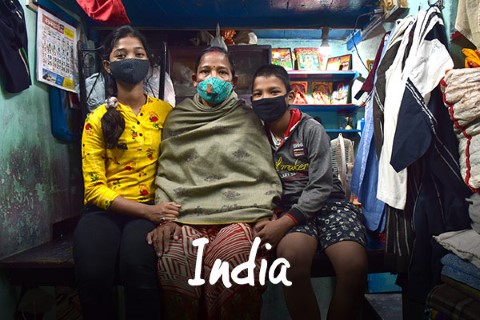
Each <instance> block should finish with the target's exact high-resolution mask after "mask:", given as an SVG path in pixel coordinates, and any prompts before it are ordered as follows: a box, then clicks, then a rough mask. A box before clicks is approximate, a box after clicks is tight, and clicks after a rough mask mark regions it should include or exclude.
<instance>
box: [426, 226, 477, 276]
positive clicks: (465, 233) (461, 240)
mask: <svg viewBox="0 0 480 320" xmlns="http://www.w3.org/2000/svg"><path fill="white" fill-rule="evenodd" d="M433 238H434V239H435V240H436V241H437V242H438V243H439V244H440V245H441V246H442V247H444V248H445V249H447V250H448V251H451V252H453V253H455V254H456V255H457V256H459V257H460V258H462V259H464V260H467V261H468V262H471V263H472V264H473V265H474V266H475V267H477V268H480V234H478V233H476V232H475V230H472V229H465V230H460V231H450V232H444V233H442V234H440V235H438V236H433Z"/></svg>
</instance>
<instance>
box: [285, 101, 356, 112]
mask: <svg viewBox="0 0 480 320" xmlns="http://www.w3.org/2000/svg"><path fill="white" fill-rule="evenodd" d="M292 108H297V109H299V110H300V111H302V112H306V113H317V112H338V113H351V112H355V111H356V110H357V109H358V108H359V106H358V105H356V104H353V103H346V104H307V105H293V106H292Z"/></svg>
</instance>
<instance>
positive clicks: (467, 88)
mask: <svg viewBox="0 0 480 320" xmlns="http://www.w3.org/2000/svg"><path fill="white" fill-rule="evenodd" d="M441 88H442V91H443V99H444V102H445V104H446V106H447V107H448V111H449V114H450V118H451V119H452V121H453V123H454V130H455V133H456V135H457V138H458V140H459V146H458V148H459V153H460V169H461V174H462V177H463V179H464V181H465V183H466V184H467V185H468V186H469V187H470V188H471V189H472V190H473V191H478V190H480V68H465V69H453V70H449V71H448V72H447V73H446V75H445V77H444V79H443V80H442V82H441Z"/></svg>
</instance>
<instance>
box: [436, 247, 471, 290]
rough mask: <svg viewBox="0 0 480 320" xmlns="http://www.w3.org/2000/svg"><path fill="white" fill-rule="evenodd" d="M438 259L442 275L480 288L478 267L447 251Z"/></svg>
mask: <svg viewBox="0 0 480 320" xmlns="http://www.w3.org/2000/svg"><path fill="white" fill-rule="evenodd" d="M440 261H441V262H442V264H443V267H442V275H445V276H447V277H449V278H451V279H454V280H456V281H458V282H461V283H464V284H467V285H469V286H470V287H472V288H475V289H477V290H480V268H478V267H476V266H475V265H474V264H473V263H471V262H468V261H467V260H463V259H462V258H460V257H459V256H457V255H455V254H453V253H447V254H446V255H445V256H444V257H443V258H442V259H441V260H440Z"/></svg>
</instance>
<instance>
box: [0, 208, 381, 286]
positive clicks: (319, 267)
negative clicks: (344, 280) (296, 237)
mask: <svg viewBox="0 0 480 320" xmlns="http://www.w3.org/2000/svg"><path fill="white" fill-rule="evenodd" d="M77 222H78V217H74V218H70V219H67V220H66V221H62V222H60V223H58V224H55V225H54V228H53V240H52V241H50V242H47V243H45V244H42V245H40V246H37V247H34V248H31V249H28V250H26V251H23V252H20V253H17V254H14V255H12V256H9V257H7V258H4V259H2V260H0V271H2V272H4V273H5V274H6V275H7V276H8V279H9V280H10V283H11V284H12V285H14V286H20V287H33V286H70V287H74V286H75V274H74V263H73V257H72V244H73V237H72V233H73V230H74V228H75V225H76V223H77ZM367 253H368V272H369V273H382V272H388V270H385V267H384V262H383V249H382V248H379V249H374V250H370V249H368V250H367ZM333 276H335V272H334V270H333V267H332V265H331V263H330V261H329V260H328V258H327V257H326V255H325V254H323V253H318V254H317V255H316V257H315V259H314V261H313V264H312V278H318V277H333Z"/></svg>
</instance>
